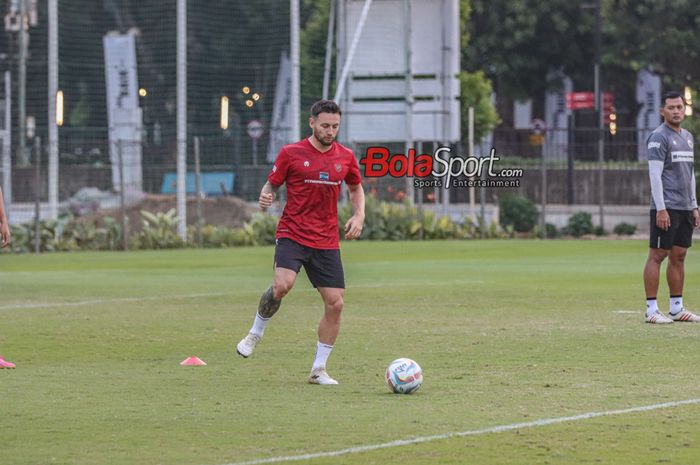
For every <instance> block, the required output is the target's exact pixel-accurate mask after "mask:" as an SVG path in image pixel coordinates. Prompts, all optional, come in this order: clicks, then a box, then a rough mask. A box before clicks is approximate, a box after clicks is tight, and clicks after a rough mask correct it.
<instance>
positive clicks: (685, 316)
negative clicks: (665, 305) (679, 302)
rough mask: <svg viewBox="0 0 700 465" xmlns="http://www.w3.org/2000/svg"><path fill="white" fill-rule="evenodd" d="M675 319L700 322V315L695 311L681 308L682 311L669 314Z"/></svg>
mask: <svg viewBox="0 0 700 465" xmlns="http://www.w3.org/2000/svg"><path fill="white" fill-rule="evenodd" d="M669 316H670V317H671V318H672V319H673V321H682V322H687V323H700V316H697V315H696V314H695V313H693V312H689V311H688V310H686V309H685V308H684V309H681V311H680V312H678V313H676V314H675V315H669Z"/></svg>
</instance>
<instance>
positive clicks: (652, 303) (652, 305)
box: [647, 298, 659, 316]
mask: <svg viewBox="0 0 700 465" xmlns="http://www.w3.org/2000/svg"><path fill="white" fill-rule="evenodd" d="M658 311H659V304H658V302H657V301H656V299H655V298H654V299H647V316H651V315H653V314H654V313H655V312H658Z"/></svg>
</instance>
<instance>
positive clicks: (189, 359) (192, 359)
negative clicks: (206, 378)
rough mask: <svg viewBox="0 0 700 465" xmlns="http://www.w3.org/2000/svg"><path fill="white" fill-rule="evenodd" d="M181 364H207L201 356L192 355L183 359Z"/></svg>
mask: <svg viewBox="0 0 700 465" xmlns="http://www.w3.org/2000/svg"><path fill="white" fill-rule="evenodd" d="M180 365H182V366H204V365H206V362H205V361H204V360H202V359H201V358H199V357H195V356H192V357H187V358H186V359H184V360H183V361H181V362H180Z"/></svg>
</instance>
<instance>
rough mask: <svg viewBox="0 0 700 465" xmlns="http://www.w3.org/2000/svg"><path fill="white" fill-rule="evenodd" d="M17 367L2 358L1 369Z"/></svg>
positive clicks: (0, 361) (0, 360)
mask: <svg viewBox="0 0 700 465" xmlns="http://www.w3.org/2000/svg"><path fill="white" fill-rule="evenodd" d="M16 367H17V365H15V364H14V363H12V362H8V361H7V360H5V359H4V358H2V357H0V368H16Z"/></svg>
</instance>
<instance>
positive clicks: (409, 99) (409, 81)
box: [403, 0, 415, 205]
mask: <svg viewBox="0 0 700 465" xmlns="http://www.w3.org/2000/svg"><path fill="white" fill-rule="evenodd" d="M411 1H412V0H404V2H403V14H404V37H403V40H404V46H405V47H406V55H405V56H404V59H405V60H406V61H405V65H406V76H405V79H406V82H405V85H406V141H405V149H404V153H405V154H406V156H408V151H409V150H410V149H411V148H412V147H413V50H412V49H411V35H412V33H413V31H412V29H411V17H412V13H411ZM405 186H406V187H405V189H406V197H407V198H408V199H409V201H410V203H411V205H413V203H414V200H415V199H414V196H415V189H414V187H413V179H412V178H410V177H406V184H405Z"/></svg>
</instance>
